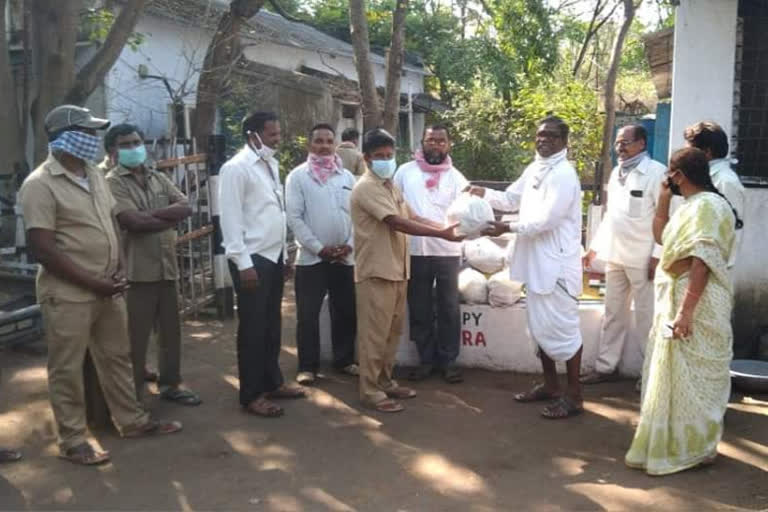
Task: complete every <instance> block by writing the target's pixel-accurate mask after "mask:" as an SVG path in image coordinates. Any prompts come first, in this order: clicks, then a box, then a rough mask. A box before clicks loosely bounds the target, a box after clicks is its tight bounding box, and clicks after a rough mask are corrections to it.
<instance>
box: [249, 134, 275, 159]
mask: <svg viewBox="0 0 768 512" xmlns="http://www.w3.org/2000/svg"><path fill="white" fill-rule="evenodd" d="M248 135H253V136H254V137H256V140H258V141H259V145H260V146H261V147H260V148H257V147H256V146H255V145H254V144H253V143H251V149H253V151H254V152H255V153H256V154H257V155H259V156H260V157H262V158H263V159H265V160H267V159H269V158H272V157H274V156H275V153H277V150H275V149H273V148H271V147H269V146H267V145H266V144H264V142H263V141H262V140H261V137H259V134H258V133H256V132H248Z"/></svg>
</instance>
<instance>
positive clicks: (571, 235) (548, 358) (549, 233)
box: [471, 117, 583, 419]
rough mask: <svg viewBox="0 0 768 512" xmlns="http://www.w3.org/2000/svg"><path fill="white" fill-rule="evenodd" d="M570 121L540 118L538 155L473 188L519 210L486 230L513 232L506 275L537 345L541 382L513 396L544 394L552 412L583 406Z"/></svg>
mask: <svg viewBox="0 0 768 512" xmlns="http://www.w3.org/2000/svg"><path fill="white" fill-rule="evenodd" d="M567 144H568V125H567V124H565V123H564V122H563V121H562V120H561V119H559V118H557V117H548V118H546V119H544V120H543V121H542V122H541V123H540V125H539V128H538V131H537V132H536V153H537V154H536V159H535V160H534V162H533V163H532V164H530V165H529V166H528V167H527V168H526V169H525V171H524V172H523V174H522V176H521V177H520V178H519V179H518V180H517V181H515V182H514V183H513V184H512V185H510V186H509V188H507V190H506V191H505V192H498V191H492V190H486V189H482V188H476V187H473V188H472V190H471V192H472V193H474V194H477V195H480V196H484V197H486V198H487V199H488V200H489V202H490V203H491V205H492V206H493V207H494V208H495V209H497V210H503V211H515V210H518V209H519V220H518V221H516V222H511V223H505V222H494V223H493V225H492V226H491V227H489V229H487V230H486V232H485V234H487V235H490V236H499V235H500V234H502V233H505V232H513V233H517V240H516V242H515V248H514V251H513V252H512V253H511V254H510V262H509V268H510V277H511V279H512V280H515V281H521V282H523V283H525V285H526V297H527V313H528V314H527V316H528V329H529V332H530V335H531V338H532V339H533V341H534V343H535V344H536V346H537V347H538V353H539V357H540V358H541V363H542V367H543V370H544V379H545V382H544V384H542V385H539V386H536V387H534V388H533V389H531V390H530V391H528V392H525V393H520V394H517V395H515V400H517V401H519V402H534V401H545V400H546V401H549V400H551V401H552V403H551V404H550V405H548V406H547V407H545V408H544V409H543V410H542V415H543V416H545V417H547V418H550V419H560V418H567V417H569V416H573V415H576V414H579V413H580V412H581V411H582V410H583V409H582V397H581V384H580V382H579V369H580V366H581V347H582V342H581V331H580V327H579V308H578V306H579V298H578V297H579V295H580V294H581V292H582V268H581V185H580V183H579V177H578V175H577V173H576V170H575V169H574V167H573V165H571V163H570V162H568V160H567V158H566V157H567V149H566V146H567ZM557 361H565V362H566V367H567V370H568V388H567V390H566V392H565V394H562V393H561V390H560V384H559V382H558V379H557V372H556V368H555V363H556V362H557Z"/></svg>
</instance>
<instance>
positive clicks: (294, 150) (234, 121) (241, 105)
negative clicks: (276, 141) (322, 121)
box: [219, 80, 307, 180]
mask: <svg viewBox="0 0 768 512" xmlns="http://www.w3.org/2000/svg"><path fill="white" fill-rule="evenodd" d="M250 99H251V97H250V93H249V89H248V84H247V83H245V82H243V81H240V80H234V81H233V82H232V83H231V84H230V89H229V90H228V91H227V93H226V94H225V95H224V97H223V98H222V99H221V100H220V101H219V112H220V114H221V129H222V134H223V135H224V138H225V139H226V142H227V148H226V154H227V155H228V156H232V155H234V154H235V153H236V152H237V151H239V150H240V148H242V147H243V146H244V145H245V143H246V140H245V138H244V137H243V135H242V130H241V126H242V122H243V118H244V117H245V116H247V115H248V113H249V112H250V111H251V102H250ZM275 158H277V161H278V162H279V164H280V179H282V180H284V179H285V177H286V176H287V175H288V173H289V172H291V170H292V169H293V168H294V167H296V166H297V165H299V164H301V163H302V162H304V161H305V160H306V159H307V137H306V136H303V135H300V136H297V137H291V138H287V139H284V140H283V141H282V142H281V144H280V146H279V147H278V149H277V154H276V155H275Z"/></svg>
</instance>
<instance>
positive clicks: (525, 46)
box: [307, 0, 558, 100]
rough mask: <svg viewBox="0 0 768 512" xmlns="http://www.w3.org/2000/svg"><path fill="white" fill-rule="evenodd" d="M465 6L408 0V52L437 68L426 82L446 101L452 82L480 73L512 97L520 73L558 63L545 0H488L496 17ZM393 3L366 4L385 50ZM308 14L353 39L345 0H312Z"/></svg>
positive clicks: (373, 36)
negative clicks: (449, 85)
mask: <svg viewBox="0 0 768 512" xmlns="http://www.w3.org/2000/svg"><path fill="white" fill-rule="evenodd" d="M461 5H462V2H461V1H459V2H456V3H453V4H450V5H442V4H440V3H436V2H434V1H432V0H410V1H409V7H408V15H407V17H406V29H405V34H406V41H405V47H406V51H407V52H411V53H415V54H418V55H419V56H420V57H421V58H422V59H423V60H424V63H425V65H426V66H427V67H428V68H429V69H430V70H431V71H432V73H433V76H432V77H431V78H430V79H429V80H428V83H427V85H428V87H429V88H430V90H431V91H432V92H435V93H437V94H439V95H440V96H441V98H442V99H443V100H450V88H449V87H448V84H449V83H456V84H460V85H464V86H470V85H471V83H472V80H473V77H474V76H475V75H476V74H477V73H479V72H483V73H488V74H489V75H490V76H491V77H492V82H493V83H494V85H495V86H496V87H497V88H498V89H499V91H500V92H501V93H502V94H503V95H506V96H509V93H510V91H511V90H512V89H514V87H515V83H516V80H517V76H518V75H520V74H536V73H542V72H543V73H547V72H550V71H551V70H552V69H553V68H554V66H555V63H556V62H557V45H558V40H557V37H556V36H555V34H554V32H553V29H552V26H551V23H550V16H549V10H548V9H547V8H546V7H545V2H544V0H489V1H488V5H489V6H490V8H491V9H492V11H493V16H492V17H490V16H488V15H485V14H483V13H481V12H479V11H478V10H476V8H475V7H473V6H472V5H471V4H470V3H469V2H466V1H465V2H464V4H463V11H462V10H461ZM394 6H395V1H394V0H370V1H369V2H368V5H367V9H366V13H367V18H368V31H369V36H370V42H371V48H372V49H373V50H374V51H377V52H379V53H381V54H383V52H384V50H385V48H387V47H388V46H389V42H390V37H391V33H392V10H393V8H394ZM460 12H463V15H460ZM307 13H310V14H311V16H312V24H313V25H314V26H315V27H318V28H320V29H321V30H323V31H324V32H326V33H328V34H330V35H332V36H334V37H337V38H339V39H342V40H344V41H347V42H351V37H350V33H349V12H348V5H347V2H345V1H344V0H314V1H313V2H312V3H310V4H309V6H308V7H307Z"/></svg>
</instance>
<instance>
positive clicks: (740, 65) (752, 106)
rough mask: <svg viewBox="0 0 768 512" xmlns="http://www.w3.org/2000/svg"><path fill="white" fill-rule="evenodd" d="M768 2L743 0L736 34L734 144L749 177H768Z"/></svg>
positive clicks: (740, 169) (739, 169) (740, 170)
mask: <svg viewBox="0 0 768 512" xmlns="http://www.w3.org/2000/svg"><path fill="white" fill-rule="evenodd" d="M766 26H768V3H766V2H763V1H759V0H740V1H739V18H738V26H737V35H736V73H735V75H736V83H735V84H734V102H733V105H734V112H733V134H732V139H733V144H732V145H733V148H732V150H733V151H732V152H733V154H734V155H735V156H736V158H737V159H738V161H739V162H738V164H737V165H736V166H735V168H736V171H737V172H738V173H739V175H741V176H743V177H746V178H757V179H759V180H760V181H763V180H766V179H768V33H766V31H765V27H766Z"/></svg>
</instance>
